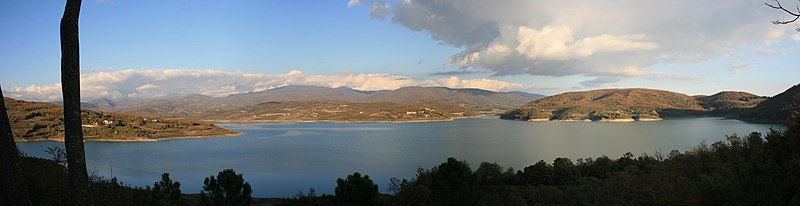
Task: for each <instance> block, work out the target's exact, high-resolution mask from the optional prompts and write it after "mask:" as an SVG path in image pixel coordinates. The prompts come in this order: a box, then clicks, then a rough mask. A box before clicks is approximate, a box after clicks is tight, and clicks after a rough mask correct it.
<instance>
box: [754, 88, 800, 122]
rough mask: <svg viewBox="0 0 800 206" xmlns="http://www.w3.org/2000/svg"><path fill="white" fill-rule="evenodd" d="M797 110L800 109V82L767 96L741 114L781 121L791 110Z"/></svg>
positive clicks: (783, 120) (758, 118)
mask: <svg viewBox="0 0 800 206" xmlns="http://www.w3.org/2000/svg"><path fill="white" fill-rule="evenodd" d="M798 110H800V84H798V85H795V86H793V87H792V88H789V89H788V90H786V91H784V92H783V93H780V94H778V95H775V96H774V97H772V98H769V99H768V100H766V101H764V102H762V103H761V104H758V106H756V107H755V108H753V109H751V110H748V111H745V112H744V113H743V114H742V118H743V119H747V120H755V121H766V122H777V123H782V122H785V121H786V120H787V119H788V118H789V114H791V112H792V111H798Z"/></svg>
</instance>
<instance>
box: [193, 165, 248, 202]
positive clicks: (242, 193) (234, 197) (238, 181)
mask: <svg viewBox="0 0 800 206" xmlns="http://www.w3.org/2000/svg"><path fill="white" fill-rule="evenodd" d="M252 192H253V189H252V188H251V187H250V183H248V182H245V181H244V177H242V174H236V172H235V171H233V170H232V169H226V170H222V171H221V172H219V174H217V176H216V177H214V175H211V176H210V177H206V179H205V180H204V181H203V191H200V205H208V206H212V205H216V206H244V205H250V200H251V199H252V197H250V193H252Z"/></svg>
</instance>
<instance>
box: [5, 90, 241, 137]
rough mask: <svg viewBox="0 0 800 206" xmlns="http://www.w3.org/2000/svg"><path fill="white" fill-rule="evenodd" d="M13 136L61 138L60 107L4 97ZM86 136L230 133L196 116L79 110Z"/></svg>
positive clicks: (163, 135) (62, 115) (180, 135)
mask: <svg viewBox="0 0 800 206" xmlns="http://www.w3.org/2000/svg"><path fill="white" fill-rule="evenodd" d="M4 101H5V103H6V108H7V109H8V116H9V120H10V121H11V130H12V131H13V134H14V138H15V139H16V140H22V141H30V140H57V141H60V140H63V138H64V121H63V117H64V109H63V107H61V106H59V105H56V104H52V103H43V102H27V101H21V100H15V99H11V98H5V99H4ZM81 117H82V124H83V134H84V138H85V139H86V140H104V141H142V140H155V139H159V138H174V137H191V136H224V135H233V134H235V133H234V132H231V131H229V130H227V129H224V128H221V127H217V126H214V125H213V124H209V123H205V122H202V121H198V120H189V119H165V118H158V117H153V116H143V115H130V114H118V113H111V112H97V111H92V110H82V112H81Z"/></svg>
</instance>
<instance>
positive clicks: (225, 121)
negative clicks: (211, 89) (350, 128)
mask: <svg viewBox="0 0 800 206" xmlns="http://www.w3.org/2000/svg"><path fill="white" fill-rule="evenodd" d="M485 116H487V115H477V116H465V117H451V118H447V119H415V120H395V121H392V120H363V121H362V120H228V119H204V120H201V121H204V122H209V123H236V124H238V123H313V122H328V123H372V122H375V123H420V122H449V121H454V120H457V119H469V118H481V117H485Z"/></svg>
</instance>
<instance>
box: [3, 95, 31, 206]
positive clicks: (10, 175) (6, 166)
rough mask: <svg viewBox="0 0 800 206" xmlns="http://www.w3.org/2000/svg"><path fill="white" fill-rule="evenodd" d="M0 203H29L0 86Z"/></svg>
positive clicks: (29, 199) (21, 204) (21, 205)
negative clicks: (0, 183) (0, 184)
mask: <svg viewBox="0 0 800 206" xmlns="http://www.w3.org/2000/svg"><path fill="white" fill-rule="evenodd" d="M0 178H2V180H0V181H2V184H3V185H2V188H0V189H2V191H0V193H2V194H0V197H2V199H0V205H20V206H23V205H25V206H27V205H31V198H30V197H29V196H28V190H27V188H25V182H24V180H25V179H24V178H23V176H22V165H20V162H19V151H18V150H17V144H16V143H14V134H13V133H11V122H10V121H8V113H7V112H6V103H5V101H4V100H3V89H2V88H0Z"/></svg>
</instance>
